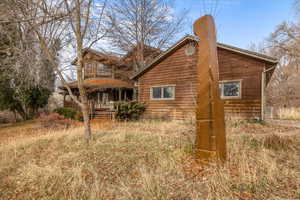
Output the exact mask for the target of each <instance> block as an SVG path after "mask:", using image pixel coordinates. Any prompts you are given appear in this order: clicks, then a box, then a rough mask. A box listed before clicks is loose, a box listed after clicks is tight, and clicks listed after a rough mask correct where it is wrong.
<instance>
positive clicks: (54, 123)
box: [39, 113, 71, 129]
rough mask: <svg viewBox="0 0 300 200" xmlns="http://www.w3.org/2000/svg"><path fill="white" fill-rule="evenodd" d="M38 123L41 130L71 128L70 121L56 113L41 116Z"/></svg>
mask: <svg viewBox="0 0 300 200" xmlns="http://www.w3.org/2000/svg"><path fill="white" fill-rule="evenodd" d="M39 121H40V123H41V126H42V127H43V128H55V129H57V128H69V127H70V126H71V120H70V119H66V118H65V117H64V116H62V115H60V114H58V113H52V114H50V115H45V114H42V115H40V117H39Z"/></svg>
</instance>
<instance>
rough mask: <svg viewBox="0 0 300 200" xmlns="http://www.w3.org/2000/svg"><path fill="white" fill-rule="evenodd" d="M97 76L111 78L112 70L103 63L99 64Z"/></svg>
mask: <svg viewBox="0 0 300 200" xmlns="http://www.w3.org/2000/svg"><path fill="white" fill-rule="evenodd" d="M97 75H100V76H110V75H111V69H110V68H109V67H108V66H107V65H104V64H102V63H98V64H97Z"/></svg>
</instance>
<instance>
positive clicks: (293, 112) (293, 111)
mask: <svg viewBox="0 0 300 200" xmlns="http://www.w3.org/2000/svg"><path fill="white" fill-rule="evenodd" d="M278 116H279V119H287V120H300V108H280V109H279V110H278Z"/></svg>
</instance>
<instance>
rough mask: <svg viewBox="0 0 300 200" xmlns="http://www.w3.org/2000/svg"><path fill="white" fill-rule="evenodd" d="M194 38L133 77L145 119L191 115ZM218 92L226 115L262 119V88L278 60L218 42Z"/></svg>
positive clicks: (183, 39)
mask: <svg viewBox="0 0 300 200" xmlns="http://www.w3.org/2000/svg"><path fill="white" fill-rule="evenodd" d="M196 51H197V38H196V37H194V36H190V35H188V36H185V37H184V38H182V39H181V40H180V41H178V42H177V43H176V44H175V45H173V46H172V47H171V48H169V49H168V50H167V51H165V52H163V53H162V54H161V55H159V56H158V57H156V58H155V59H154V60H153V61H152V62H151V63H150V64H149V65H147V67H145V68H144V69H143V70H141V71H140V72H138V73H136V74H135V75H134V76H133V77H132V79H133V80H135V81H136V85H137V86H138V100H139V101H141V102H146V104H147V109H146V112H145V114H144V117H145V118H169V119H190V118H193V117H194V115H195V113H194V112H195V104H196V101H195V100H196V98H195V97H196V91H197V90H196V85H197V84H196V83H197V71H196V64H197V53H196ZM217 52H218V63H219V79H220V84H219V87H220V94H221V98H222V99H223V101H224V108H225V115H226V117H227V118H239V119H264V107H265V101H266V100H265V88H266V86H267V84H268V82H269V81H270V78H271V76H272V73H273V71H274V69H275V66H276V64H277V59H275V58H272V57H269V56H266V55H263V54H259V53H256V52H252V51H248V50H244V49H240V48H236V47H233V46H229V45H225V44H220V43H218V44H217Z"/></svg>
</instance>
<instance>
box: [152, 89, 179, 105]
mask: <svg viewBox="0 0 300 200" xmlns="http://www.w3.org/2000/svg"><path fill="white" fill-rule="evenodd" d="M157 87H160V88H162V90H161V96H162V98H153V88H157ZM164 87H173V94H174V95H173V97H172V98H163V88H164ZM175 91H176V85H155V86H151V87H150V99H151V100H152V101H165V100H175V95H176V93H175Z"/></svg>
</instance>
